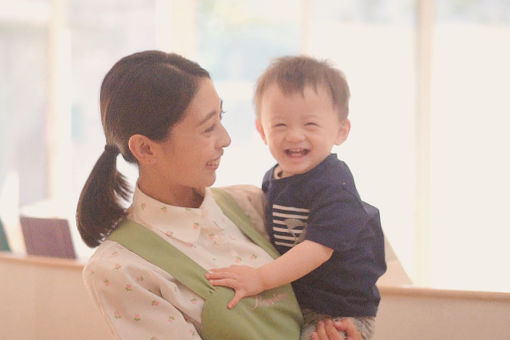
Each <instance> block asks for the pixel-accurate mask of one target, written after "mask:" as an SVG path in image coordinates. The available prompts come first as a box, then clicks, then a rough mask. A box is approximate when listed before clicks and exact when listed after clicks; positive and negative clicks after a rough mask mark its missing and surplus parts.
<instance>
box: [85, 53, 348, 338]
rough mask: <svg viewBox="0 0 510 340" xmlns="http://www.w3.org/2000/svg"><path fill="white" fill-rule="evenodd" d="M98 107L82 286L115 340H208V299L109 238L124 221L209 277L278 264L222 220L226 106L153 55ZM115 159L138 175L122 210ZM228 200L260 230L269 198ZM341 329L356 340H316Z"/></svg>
mask: <svg viewBox="0 0 510 340" xmlns="http://www.w3.org/2000/svg"><path fill="white" fill-rule="evenodd" d="M100 102H101V118H102V124H103V129H104V133H105V137H106V146H105V150H104V152H103V154H102V155H101V156H100V158H99V160H98V161H97V163H96V165H95V167H94V169H93V170H92V172H91V174H90V176H89V178H88V180H87V182H86V184H85V186H84V188H83V191H82V194H81V196H80V201H79V203H78V209H77V224H78V228H79V231H80V234H81V236H82V238H83V240H84V241H85V243H86V244H87V245H88V246H90V247H96V246H99V247H98V249H97V250H96V252H95V254H94V255H93V256H92V257H91V259H90V261H89V263H88V264H87V266H86V268H85V270H84V274H83V275H84V281H85V284H86V286H87V288H88V289H89V292H90V294H91V295H92V297H93V299H94V300H95V302H96V304H97V305H98V307H99V309H100V310H101V312H102V314H103V316H104V317H105V319H106V321H107V322H108V324H109V326H110V328H111V330H112V332H113V333H114V335H115V336H116V337H117V338H122V339H131V338H133V339H201V338H207V337H208V334H205V333H206V332H205V331H204V325H203V324H202V310H203V306H204V299H203V298H202V297H201V296H200V295H198V294H196V293H195V292H194V291H192V290H191V289H190V288H188V287H187V286H186V285H183V284H181V283H180V281H178V280H176V279H175V278H174V277H173V275H171V274H169V273H168V272H167V271H165V270H163V269H162V268H160V267H159V266H156V265H154V264H152V263H150V262H149V261H147V260H146V259H144V258H142V257H141V256H139V255H137V254H136V252H132V251H130V250H128V249H127V248H126V247H125V246H123V245H121V244H119V243H118V242H115V241H112V240H109V239H107V237H108V236H109V235H110V234H111V233H112V232H113V231H114V230H115V229H116V228H117V226H118V225H119V222H121V221H122V220H124V219H126V218H127V219H129V220H130V221H134V222H135V223H136V224H138V225H143V227H144V228H147V229H149V230H151V231H152V232H154V233H155V234H157V235H158V236H159V237H161V238H162V239H164V240H165V241H166V242H167V243H169V244H171V245H172V246H173V247H175V248H176V249H177V250H178V251H180V252H182V253H184V254H185V255H186V256H187V257H189V258H191V259H192V260H193V261H194V262H196V263H198V264H199V265H200V266H201V267H203V268H204V269H206V270H208V269H210V268H214V267H223V266H229V265H231V264H234V263H244V264H249V265H250V264H251V265H254V266H258V265H261V264H263V263H267V262H269V261H270V260H271V256H270V255H269V254H268V253H267V252H266V251H265V250H263V249H262V248H261V247H259V246H257V245H256V244H254V243H252V242H251V241H250V240H249V239H248V238H247V237H246V236H245V235H244V234H243V232H241V231H240V229H239V227H238V226H237V225H236V224H234V223H233V222H232V221H231V219H230V218H229V217H227V216H226V215H225V214H224V213H223V211H222V209H221V208H220V207H219V206H218V204H217V202H216V199H215V197H214V196H213V193H212V191H211V189H209V187H210V186H211V185H212V184H213V183H214V181H215V179H216V169H217V168H218V166H219V163H220V159H221V155H222V154H223V149H224V148H225V147H227V146H228V145H229V144H230V137H229V135H228V134H227V132H226V131H225V129H224V127H223V125H222V124H221V116H222V101H221V99H220V98H219V96H218V94H217V93H216V90H215V88H214V86H213V83H212V81H211V80H210V77H209V74H208V72H207V71H206V70H204V69H203V68H201V67H200V66H199V65H198V64H196V63H194V62H191V61H189V60H187V59H185V58H183V57H181V56H178V55H176V54H166V53H163V52H159V51H146V52H141V53H136V54H133V55H130V56H127V57H125V58H123V59H121V60H120V61H118V62H117V63H116V64H115V65H114V66H113V68H112V69H111V70H110V71H109V72H108V73H107V75H106V76H105V79H104V81H103V84H102V87H101V95H100ZM118 153H121V154H122V156H123V157H124V159H126V160H127V161H128V162H131V163H135V164H137V165H138V169H139V177H138V181H137V185H136V188H135V190H134V194H133V198H132V203H131V205H130V207H129V209H125V208H124V206H123V203H124V202H127V200H128V199H129V196H130V189H129V187H128V184H127V182H126V181H125V179H124V178H123V177H122V175H121V174H120V173H119V172H118V171H117V170H116V158H117V155H118ZM225 191H226V192H228V194H229V195H231V196H232V197H233V198H234V200H235V201H236V202H237V204H239V206H241V207H242V209H243V210H244V212H245V213H246V214H248V216H249V218H250V219H251V220H252V222H253V223H254V224H259V225H260V224H261V223H262V221H263V219H262V216H261V214H262V209H261V204H262V203H261V202H262V201H261V200H262V196H261V193H260V192H259V191H258V190H256V188H250V187H232V188H227V189H226V190H225ZM123 201H124V202H123ZM114 234H115V233H114ZM218 321H223V320H218ZM335 327H336V328H337V329H342V330H344V331H346V332H347V333H348V334H349V332H351V333H352V334H353V336H358V334H357V332H356V331H355V330H354V331H353V330H352V327H351V325H350V324H348V323H347V324H339V325H336V326H335V325H334V324H333V323H331V322H326V323H323V324H321V325H319V327H318V330H317V332H316V333H315V334H314V335H313V336H314V337H315V338H316V339H342V336H341V335H340V334H339V333H338V332H337V331H336V329H335ZM225 328H227V324H225ZM349 335H350V334H349ZM286 338H288V337H286ZM354 339H356V338H354Z"/></svg>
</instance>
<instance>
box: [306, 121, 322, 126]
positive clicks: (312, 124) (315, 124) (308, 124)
mask: <svg viewBox="0 0 510 340" xmlns="http://www.w3.org/2000/svg"><path fill="white" fill-rule="evenodd" d="M305 125H306V126H319V124H317V123H316V122H308V123H306V124H305Z"/></svg>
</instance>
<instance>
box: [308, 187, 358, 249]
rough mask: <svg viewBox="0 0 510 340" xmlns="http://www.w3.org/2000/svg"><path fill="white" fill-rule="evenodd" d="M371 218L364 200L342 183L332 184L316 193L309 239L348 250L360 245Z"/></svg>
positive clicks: (334, 247) (309, 223)
mask: <svg viewBox="0 0 510 340" xmlns="http://www.w3.org/2000/svg"><path fill="white" fill-rule="evenodd" d="M367 222H368V215H367V213H366V211H365V209H364V208H363V205H362V202H361V200H360V199H359V198H358V197H357V196H356V195H354V194H353V193H351V192H349V191H348V190H345V188H343V187H342V186H334V185H330V186H327V187H323V188H321V190H317V192H316V193H315V195H314V199H313V201H312V205H311V209H310V216H309V218H308V222H307V224H308V225H307V228H306V236H305V239H307V240H311V241H314V242H317V243H320V244H322V245H325V246H326V247H329V248H331V249H333V250H336V251H347V250H350V249H352V248H353V247H355V246H356V244H357V241H358V238H359V237H360V235H361V234H362V231H363V229H364V228H366V225H367Z"/></svg>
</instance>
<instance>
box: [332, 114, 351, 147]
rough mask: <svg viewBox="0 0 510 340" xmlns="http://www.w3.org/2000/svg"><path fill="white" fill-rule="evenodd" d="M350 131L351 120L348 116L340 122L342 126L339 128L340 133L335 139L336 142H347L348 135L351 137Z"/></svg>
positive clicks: (337, 143) (338, 143)
mask: <svg viewBox="0 0 510 340" xmlns="http://www.w3.org/2000/svg"><path fill="white" fill-rule="evenodd" d="M349 131H351V122H350V121H349V119H347V118H346V119H344V120H342V121H341V122H340V127H339V128H338V133H337V136H336V139H335V144H336V145H340V144H342V143H343V142H345V140H346V139H347V137H349Z"/></svg>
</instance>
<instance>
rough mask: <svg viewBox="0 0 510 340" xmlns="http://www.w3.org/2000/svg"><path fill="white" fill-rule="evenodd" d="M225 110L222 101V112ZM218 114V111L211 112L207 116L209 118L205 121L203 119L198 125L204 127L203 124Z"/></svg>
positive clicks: (221, 101)
mask: <svg viewBox="0 0 510 340" xmlns="http://www.w3.org/2000/svg"><path fill="white" fill-rule="evenodd" d="M222 110H223V100H222V99H220V111H222ZM217 114H218V111H216V110H214V111H211V112H210V113H208V114H207V116H205V117H204V119H202V120H201V121H200V122H199V123H198V126H200V125H202V124H205V123H206V122H207V121H208V120H209V119H211V118H212V117H214V116H216V115H217Z"/></svg>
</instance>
